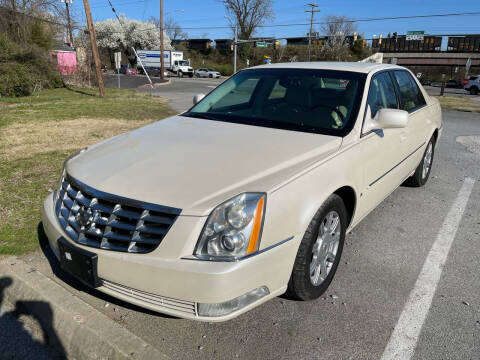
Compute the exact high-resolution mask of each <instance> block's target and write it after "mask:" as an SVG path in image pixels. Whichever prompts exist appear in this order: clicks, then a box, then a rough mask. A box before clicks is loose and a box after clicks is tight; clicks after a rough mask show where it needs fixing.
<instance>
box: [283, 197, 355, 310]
mask: <svg viewBox="0 0 480 360" xmlns="http://www.w3.org/2000/svg"><path fill="white" fill-rule="evenodd" d="M332 211H333V212H336V213H337V214H338V218H339V224H340V226H341V228H340V237H339V242H338V247H337V251H336V256H335V259H334V261H333V264H332V265H331V268H330V270H329V271H328V272H327V273H328V275H327V276H326V277H325V278H324V279H323V280H322V282H321V283H319V284H317V285H314V284H313V283H312V280H311V277H310V276H311V275H310V274H311V272H310V265H311V263H312V260H313V254H312V251H313V246H314V245H315V243H316V241H317V236H318V234H319V229H320V225H321V224H323V223H324V221H325V219H326V217H327V215H328V214H329V213H331V212H332ZM347 218H348V216H347V210H346V208H345V204H344V203H343V200H342V199H341V198H340V197H339V196H338V195H336V194H332V195H330V197H329V198H328V199H327V200H326V201H325V202H324V203H323V204H322V206H321V207H320V209H318V211H317V212H316V214H315V216H314V217H313V219H312V221H311V222H310V225H308V229H307V231H306V232H305V234H304V236H303V239H302V242H301V243H300V247H299V248H298V252H297V257H296V258H295V263H294V265H293V270H292V275H291V276H290V281H289V282H288V289H287V296H289V297H292V298H295V299H298V300H304V301H305V300H314V299H317V298H319V297H320V296H321V295H322V294H323V293H324V292H325V291H326V290H327V288H328V286H329V285H330V283H331V282H332V280H333V277H334V276H335V272H336V271H337V267H338V264H339V262H340V258H341V256H342V250H343V244H344V242H345V231H346V228H347Z"/></svg>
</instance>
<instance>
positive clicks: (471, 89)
mask: <svg viewBox="0 0 480 360" xmlns="http://www.w3.org/2000/svg"><path fill="white" fill-rule="evenodd" d="M470 94H471V95H477V94H478V88H477V87H476V86H472V87H471V88H470Z"/></svg>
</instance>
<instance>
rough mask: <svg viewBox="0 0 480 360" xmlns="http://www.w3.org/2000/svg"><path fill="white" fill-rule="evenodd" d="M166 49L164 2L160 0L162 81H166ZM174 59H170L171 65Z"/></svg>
mask: <svg viewBox="0 0 480 360" xmlns="http://www.w3.org/2000/svg"><path fill="white" fill-rule="evenodd" d="M164 54H165V47H164V46H163V0H160V79H162V80H165V58H164V57H163V56H164ZM171 62H172V59H171V58H170V63H171Z"/></svg>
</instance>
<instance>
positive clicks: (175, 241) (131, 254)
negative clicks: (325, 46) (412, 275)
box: [42, 62, 442, 322]
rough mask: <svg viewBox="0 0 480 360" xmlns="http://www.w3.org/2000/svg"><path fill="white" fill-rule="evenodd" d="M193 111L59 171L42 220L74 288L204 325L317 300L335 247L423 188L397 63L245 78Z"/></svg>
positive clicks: (424, 169)
mask: <svg viewBox="0 0 480 360" xmlns="http://www.w3.org/2000/svg"><path fill="white" fill-rule="evenodd" d="M194 102H195V104H194V106H193V107H192V108H191V109H190V110H189V111H187V112H184V113H182V114H180V115H177V116H173V117H170V118H168V119H165V120H162V121H159V122H156V123H153V124H150V125H147V126H145V127H143V128H140V129H137V130H133V131H131V132H129V133H126V134H122V135H119V136H115V137H113V138H111V139H108V140H105V141H102V142H100V143H98V144H96V145H92V146H89V147H88V148H85V149H83V150H82V151H80V152H78V153H77V154H74V155H72V156H71V157H69V158H68V159H67V160H66V162H65V165H64V169H63V171H62V174H61V179H60V181H59V186H58V188H57V189H56V191H55V192H52V193H51V194H50V195H48V197H47V198H46V199H45V201H44V204H43V207H42V222H43V227H44V229H45V233H46V234H47V236H48V239H49V244H50V247H51V248H52V250H53V252H54V253H55V256H56V257H57V259H58V260H59V261H60V264H61V266H62V268H63V269H64V270H65V271H67V272H69V273H71V274H73V275H74V276H76V277H77V278H79V279H80V280H81V281H83V282H84V283H85V284H87V285H89V286H91V287H94V288H97V289H98V290H99V291H102V292H104V293H107V294H109V295H111V296H114V297H117V298H120V299H122V300H124V301H128V302H130V303H133V304H136V305H138V306H142V307H145V308H148V309H151V310H154V311H158V312H162V313H166V314H170V315H173V316H177V317H183V318H188V319H193V320H202V321H209V322H210V321H224V320H228V319H231V318H233V317H236V316H238V315H240V314H241V313H244V312H245V311H248V310H250V309H252V308H254V307H256V306H258V305H260V304H262V303H264V302H265V301H267V300H269V299H272V298H274V297H276V296H279V295H281V294H283V293H285V292H287V293H288V294H289V296H291V297H294V298H297V299H299V300H313V299H317V298H318V297H320V296H321V295H322V294H323V293H324V292H325V291H326V290H327V288H328V286H329V285H330V283H331V282H332V280H333V277H334V275H335V272H336V270H337V267H338V266H339V264H340V257H341V254H342V249H343V247H344V244H345V234H346V233H347V232H349V231H351V230H352V229H353V228H354V227H355V226H356V225H357V224H359V222H360V221H361V220H362V219H364V218H365V217H366V216H367V215H368V214H369V213H370V212H371V211H372V210H374V209H375V208H376V206H378V205H379V204H380V203H381V202H382V201H383V200H384V199H385V198H386V197H387V196H389V195H390V194H391V193H392V191H394V190H395V189H396V188H397V187H398V186H400V185H401V184H402V183H404V182H408V183H409V184H410V185H411V186H417V187H419V186H423V185H424V184H425V183H426V182H427V180H428V178H429V175H430V172H431V169H432V163H433V158H434V153H435V146H436V144H437V143H438V140H439V138H440V136H441V131H442V112H441V109H440V104H439V102H438V100H436V99H435V98H433V97H430V96H429V95H428V94H427V92H426V91H425V90H424V89H423V87H422V86H421V85H420V83H419V82H418V80H417V79H416V78H415V76H413V74H412V73H411V72H410V71H409V70H407V69H405V68H403V67H400V66H396V65H387V64H372V63H340V62H331V63H328V62H318V63H316V62H311V63H283V64H271V65H264V66H258V67H253V68H249V69H245V70H242V71H240V72H238V73H237V74H235V75H234V76H232V77H231V78H229V79H228V80H227V81H225V82H224V83H222V84H221V85H219V86H218V87H217V88H215V89H214V90H213V91H211V92H210V93H209V94H208V95H206V96H202V95H200V94H199V95H197V96H195V98H194ZM378 214H381V211H379V212H376V216H378ZM387 230H388V229H386V231H387ZM412 251H415V249H412ZM352 254H353V253H351V254H350V255H351V257H352V258H351V259H350V261H355V256H354V254H353V255H352ZM357 260H358V261H360V260H361V259H357ZM379 261H380V262H382V261H383V260H379ZM386 261H387V262H388V260H386ZM382 264H383V262H382ZM362 265H363V264H359V266H362ZM405 266H408V264H406V265H405ZM346 270H348V269H344V271H346ZM397 271H398V272H399V274H400V272H401V271H402V270H401V269H400V268H398V269H397ZM378 286H382V287H383V286H384V288H383V289H382V290H383V291H389V284H387V283H383V284H378ZM278 311H282V310H281V309H279V310H278Z"/></svg>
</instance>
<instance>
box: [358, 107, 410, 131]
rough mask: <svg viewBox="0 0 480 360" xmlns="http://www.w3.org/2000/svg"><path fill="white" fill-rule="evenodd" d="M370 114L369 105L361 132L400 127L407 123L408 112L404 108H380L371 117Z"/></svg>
mask: <svg viewBox="0 0 480 360" xmlns="http://www.w3.org/2000/svg"><path fill="white" fill-rule="evenodd" d="M370 114H371V112H370V107H369V108H368V110H367V119H366V122H365V126H364V129H363V133H367V132H369V131H372V130H380V129H400V128H404V127H406V126H407V124H408V112H407V111H405V110H399V109H380V110H378V111H377V113H376V115H375V117H374V118H373V119H372V118H371V115H370Z"/></svg>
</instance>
